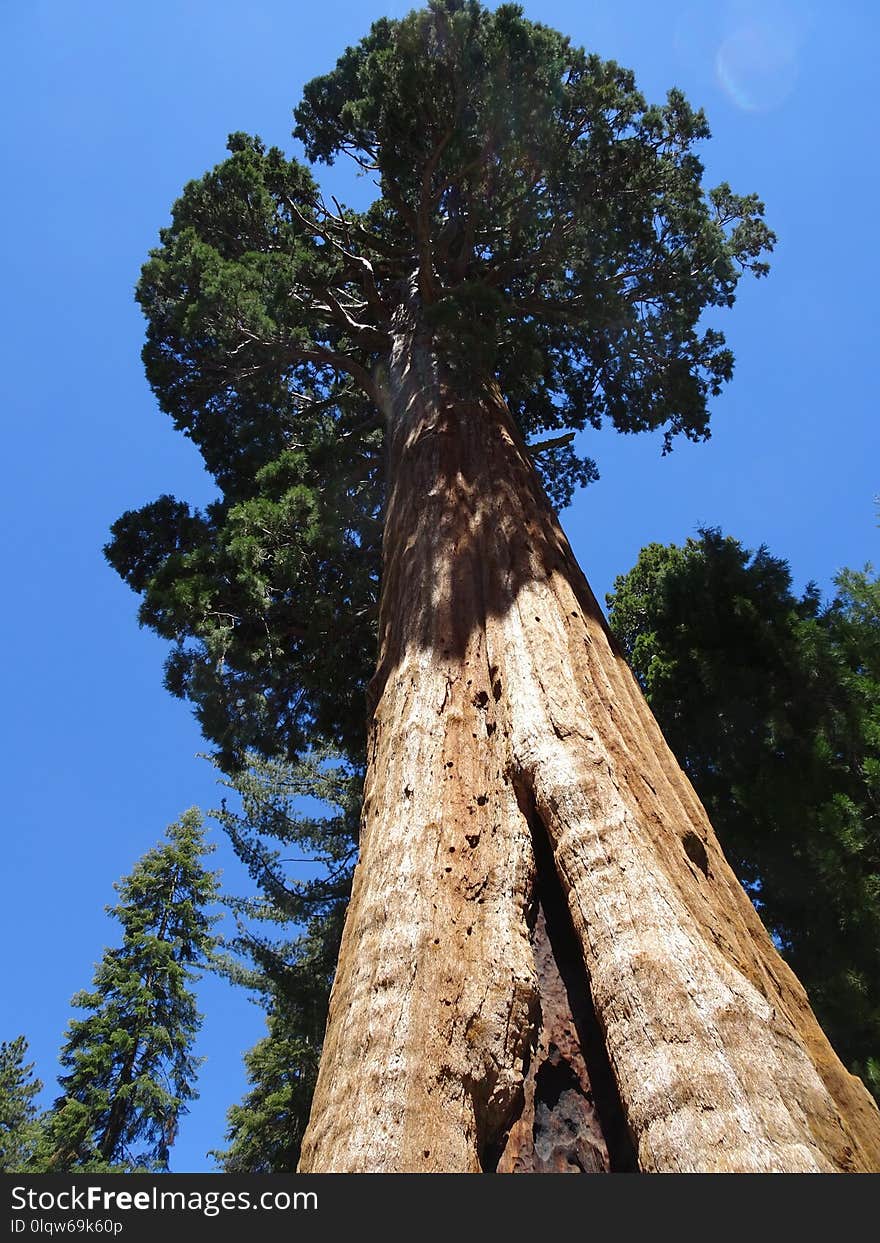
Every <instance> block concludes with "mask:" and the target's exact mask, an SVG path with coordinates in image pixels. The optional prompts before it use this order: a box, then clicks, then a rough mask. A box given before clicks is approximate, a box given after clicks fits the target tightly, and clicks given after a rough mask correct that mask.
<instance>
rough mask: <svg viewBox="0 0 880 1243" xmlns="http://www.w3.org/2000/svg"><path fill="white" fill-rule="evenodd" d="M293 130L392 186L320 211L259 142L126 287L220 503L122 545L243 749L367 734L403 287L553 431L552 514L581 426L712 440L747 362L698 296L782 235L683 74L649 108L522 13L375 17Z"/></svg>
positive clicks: (206, 183) (155, 621)
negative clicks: (683, 86) (721, 144)
mask: <svg viewBox="0 0 880 1243" xmlns="http://www.w3.org/2000/svg"><path fill="white" fill-rule="evenodd" d="M294 134H295V135H296V137H297V138H298V139H299V140H300V141H301V142H302V144H303V146H304V149H305V153H306V156H307V157H308V159H309V160H311V161H317V162H321V161H324V162H332V161H333V160H335V159H336V158H337V157H338V156H340V155H345V156H347V157H350V158H351V159H352V160H353V161H354V163H355V165H356V166H357V167H358V169H359V170H361V171H362V172H364V173H365V174H366V175H368V176H369V177H371V178H372V179H373V181H374V182H375V184H376V188H377V197H376V200H375V202H374V203H373V204H372V206H371V207H370V208H369V209H368V210H367V211H364V212H356V211H353V210H351V209H349V208H347V207H345V206H344V205H342V204H340V203H337V202H336V201H335V200H334V201H333V202H332V203H328V202H327V201H325V200H324V198H323V197H322V196H321V194H320V191H319V189H318V186H317V183H316V181H315V179H314V177H313V175H312V172H311V171H310V170H309V168H307V167H306V166H304V165H303V164H302V163H300V162H298V161H297V160H295V159H289V158H287V157H286V156H285V155H284V154H283V153H282V152H281V151H280V150H279V149H277V148H274V147H273V148H270V149H266V147H265V146H264V144H263V143H262V142H261V141H260V140H259V138H256V137H249V136H248V135H245V134H235V135H233V136H232V137H231V138H230V140H229V153H230V154H229V157H228V158H227V159H226V160H225V161H223V162H222V163H221V164H220V165H218V166H217V167H216V168H215V169H213V170H212V171H210V172H208V173H207V174H205V175H204V176H203V177H202V178H201V179H199V180H197V181H193V182H191V183H190V184H189V185H188V186H187V187H186V188H185V189H184V192H183V194H182V196H181V198H180V199H179V200H178V202H177V203H176V204H175V206H174V209H173V212H172V219H171V223H170V225H169V226H167V227H166V228H165V229H163V230H162V231H161V235H160V245H159V247H158V248H157V249H156V250H155V251H153V253H152V255H151V257H150V259H149V260H148V262H147V264H146V265H145V267H144V270H143V275H142V277H141V281H140V284H139V286H138V299H139V302H140V304H141V307H142V309H143V311H144V313H145V315H146V318H147V325H148V327H147V344H146V346H145V350H144V360H145V364H146V368H147V373H148V376H149V379H150V382H151V384H152V386H153V389H154V391H155V393H156V396H157V398H158V401H159V404H160V405H161V407H162V409H163V410H164V411H165V412H166V413H167V414H169V415H170V416H171V417H172V419H173V420H174V422H175V425H176V426H177V427H178V428H179V429H180V430H181V431H183V432H184V433H185V434H186V435H187V436H189V437H190V438H191V439H192V440H193V442H194V443H195V444H196V446H197V447H198V449H199V450H200V452H201V453H202V455H203V457H204V460H205V464H206V467H207V469H208V470H209V471H210V473H211V474H212V476H213V478H214V479H215V481H216V483H217V487H218V490H219V496H218V499H217V500H216V501H215V502H214V503H212V504H211V505H209V506H208V507H207V508H206V509H205V510H204V512H199V511H193V510H192V509H191V508H190V507H189V506H188V505H187V504H186V503H185V502H183V501H178V500H175V499H174V498H172V497H169V496H165V497H161V498H160V499H159V500H157V501H155V502H153V503H151V504H148V505H146V506H144V507H143V508H141V509H139V510H136V511H131V512H129V513H127V514H125V515H123V516H122V517H121V518H120V519H119V520H118V521H117V522H116V523H115V524H114V527H113V538H112V541H111V543H110V544H109V545H108V547H107V555H108V557H109V559H110V561H111V563H112V564H113V565H114V566H115V567H116V569H117V570H118V571H119V573H120V574H121V575H122V576H123V577H124V578H125V579H126V581H127V582H128V583H129V584H130V585H131V586H132V587H133V588H134V590H135V591H137V592H139V593H140V594H141V595H142V596H143V603H142V606H141V613H140V617H141V621H142V623H144V624H146V625H149V626H151V627H152V628H153V629H155V630H156V631H157V632H158V633H159V634H161V635H162V636H163V637H165V638H167V639H169V640H170V641H171V642H172V643H173V644H174V647H173V649H172V652H171V654H170V656H169V659H168V664H167V669H166V683H167V685H168V687H169V689H170V690H171V691H172V692H173V693H175V694H177V695H181V696H183V697H186V698H188V699H189V700H190V701H191V702H192V703H193V704H194V706H195V709H196V712H197V714H198V717H199V720H200V723H201V726H202V728H203V730H204V733H205V735H206V737H207V738H208V739H209V740H211V741H212V742H213V743H214V744H216V745H217V748H218V754H219V755H220V757H221V759H222V760H223V762H224V764H225V765H226V767H227V768H232V767H235V766H236V765H237V764H241V763H242V761H243V756H244V753H245V751H246V750H247V749H248V748H254V749H257V750H259V751H261V752H262V753H263V754H265V755H269V756H271V755H281V754H284V755H287V756H289V757H293V756H296V755H298V754H300V753H301V752H302V751H303V749H304V748H305V747H306V745H307V744H308V742H309V740H310V739H314V738H315V737H324V738H326V739H330V740H332V741H333V742H335V743H336V745H338V746H340V747H342V749H343V750H345V751H346V752H348V753H349V754H352V755H359V754H360V753H361V751H362V747H363V737H364V721H363V716H364V713H363V708H362V704H363V691H364V686H365V684H366V681H367V679H368V677H369V675H370V673H371V666H372V662H373V657H374V651H375V609H376V600H377V592H378V576H379V562H380V530H381V519H382V512H383V496H384V475H383V458H382V446H383V438H384V426H383V416H384V414H385V413H387V410H386V403H385V400H384V375H385V367H386V362H387V359H388V354H389V350H390V346H391V341H392V337H393V332H394V324H395V314H396V311H397V310H398V308H399V307H400V306H401V304H402V302H403V301H404V299H405V298H406V297H407V296H408V291H409V292H412V291H415V295H416V296H417V297H418V300H419V304H420V307H421V313H422V319H423V324H424V329H425V331H427V332H430V333H431V334H432V336H433V339H434V341H435V343H436V346H437V350H438V352H439V354H440V355H441V356H442V358H443V362H444V367H445V369H446V372H447V374H448V375H449V376H450V377H458V378H459V380H460V381H461V383H462V384H472V383H474V382H475V378H476V379H479V381H480V382H492V383H495V384H496V385H497V386H498V387H499V388H500V391H501V392H502V394H503V395H504V397H505V399H506V401H507V403H508V404H509V407H510V410H511V412H512V414H513V416H514V418H515V420H516V422H517V423H518V425H519V428H520V430H521V432H522V433H523V434H524V435H525V436H526V437H529V438H533V437H536V436H537V437H541V436H544V435H545V434H547V433H550V434H551V435H550V440H551V442H553V443H551V444H550V445H549V446H547V447H546V448H545V449H544V450H543V451H542V452H541V453H540V454H539V455H538V457H537V460H538V462H539V465H540V466H541V469H542V472H543V475H544V480H545V483H546V486H547V488H548V491H549V493H550V496H551V498H552V499H553V500H554V501H555V502H556V503H557V504H564V503H565V502H566V501H567V500H568V498H569V497H570V495H571V492H572V489H573V488H574V487H575V486H577V485H579V484H582V483H585V482H587V481H588V480H590V479H591V478H593V477H595V473H596V470H595V465H594V463H593V462H592V461H591V460H590V459H588V458H585V457H583V456H578V454H576V453H575V452H574V449H573V448H572V445H571V443H570V436H571V434H573V433H576V432H578V431H581V430H583V429H585V428H589V427H598V426H600V425H602V424H603V423H610V424H611V425H613V426H614V427H616V428H617V429H618V430H620V431H625V432H637V431H644V430H650V429H662V430H663V434H664V440H665V445H666V447H667V448H668V447H669V446H670V445H671V443H672V441H673V439H674V437H675V436H677V435H684V436H686V437H689V438H691V439H697V440H699V439H703V438H705V437H706V436H707V435H708V432H709V415H708V406H707V402H708V400H709V398H710V397H711V396H712V395H714V394H716V393H717V392H718V391H719V389H720V387H721V385H722V384H723V383H724V382H725V381H726V380H727V379H728V378H729V377H730V374H731V371H732V366H733V359H732V355H731V353H730V351H729V350H728V349H727V347H726V346H725V344H724V339H723V336H722V335H721V333H720V332H719V331H718V330H717V329H716V328H715V327H714V326H712V327H707V326H705V325H704V324H703V322H702V316H703V313H704V311H706V310H707V309H712V308H717V307H726V306H729V305H731V304H732V302H733V300H734V296H735V290H736V286H737V282H738V280H739V278H740V275H741V274H742V272H744V271H747V270H749V271H752V272H754V273H756V274H758V275H760V274H762V273H763V272H764V271H765V270H766V264H765V262H764V260H763V258H762V255H763V253H764V252H765V251H767V250H768V249H769V248H770V247H771V246H772V242H773V237H772V234H771V233H770V232H769V230H768V229H767V227H766V226H765V224H764V222H763V219H762V212H763V208H762V205H761V203H760V202H759V201H758V199H757V198H756V197H755V196H754V195H745V196H740V195H737V194H735V193H734V192H733V191H732V190H731V189H730V187H729V186H728V185H726V184H722V185H720V186H718V187H716V188H714V189H708V190H707V189H706V188H704V186H703V184H702V175H703V168H702V164H701V162H700V160H699V158H698V156H697V155H696V154H695V151H694V147H695V146H696V145H697V144H698V143H699V142H700V141H701V140H702V139H704V138H706V137H707V136H708V134H709V129H708V125H707V122H706V118H705V116H704V115H703V113H702V112H700V111H696V110H694V109H692V108H691V107H690V105H689V104H688V103H687V101H686V100H685V99H684V97H683V96H682V95H681V93H680V92H678V91H672V92H670V94H669V96H668V98H667V100H666V102H665V103H664V104H661V105H648V104H647V103H646V101H645V100H644V98H643V97H642V95H641V94H640V93H639V91H638V90H637V89H636V87H635V83H634V79H633V75H632V73H631V72H629V71H628V70H625V69H622V68H620V67H619V66H618V65H617V64H615V63H614V62H612V61H602V60H601V59H600V58H599V57H597V56H595V55H590V54H587V53H586V52H584V51H583V50H581V49H578V48H575V47H573V46H572V44H571V43H570V41H569V40H568V39H567V38H566V37H564V36H563V35H561V34H559V33H558V32H556V31H554V30H551V29H550V28H549V27H547V26H544V25H543V24H541V23H538V22H532V21H529V20H527V19H526V18H525V17H524V16H523V14H522V10H521V9H520V8H519V7H518V6H516V5H510V4H505V5H501V6H499V7H498V8H497V9H496V10H494V11H489V10H487V9H485V8H483V7H482V6H481V5H480V4H478V3H477V2H476V0H433V2H432V3H431V4H430V5H429V6H428V7H427V8H425V9H421V10H418V11H416V12H413V13H411V14H410V15H409V16H408V17H405V18H403V19H400V20H386V19H383V20H381V21H379V22H376V23H374V25H373V26H372V28H371V31H370V33H369V34H368V35H367V37H366V38H365V39H363V40H362V41H361V42H360V43H359V44H358V45H357V46H355V47H353V48H349V49H348V50H347V51H346V52H345V53H344V54H343V56H342V57H341V58H340V60H339V62H338V63H337V65H336V67H335V68H334V69H333V70H332V71H331V72H330V73H328V74H326V75H324V76H322V77H319V78H316V79H315V80H314V81H313V82H311V83H309V84H308V85H307V86H306V88H305V91H304V97H303V100H302V102H301V104H300V105H299V107H298V108H297V109H296V128H295V130H294ZM554 433H556V435H554ZM559 433H561V435H559Z"/></svg>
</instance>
